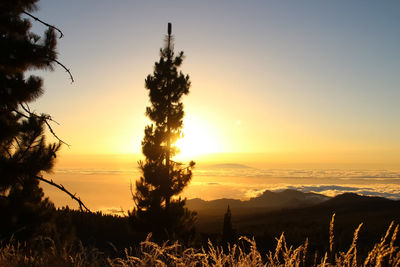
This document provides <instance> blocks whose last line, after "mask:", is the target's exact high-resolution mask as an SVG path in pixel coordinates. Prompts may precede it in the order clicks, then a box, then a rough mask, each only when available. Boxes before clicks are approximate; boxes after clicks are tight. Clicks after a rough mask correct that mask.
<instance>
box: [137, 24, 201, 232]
mask: <svg viewBox="0 0 400 267" xmlns="http://www.w3.org/2000/svg"><path fill="white" fill-rule="evenodd" d="M183 57H184V56H183V52H180V53H179V54H178V55H177V56H175V55H174V51H173V37H172V35H171V24H170V23H168V35H167V36H166V40H165V46H164V48H162V49H160V60H159V61H158V62H156V63H155V66H154V72H153V74H152V75H148V76H147V78H146V80H145V87H146V89H148V90H149V97H150V103H151V105H150V106H149V107H147V109H146V115H147V116H148V117H149V118H150V120H151V121H152V123H151V124H150V125H148V126H146V127H145V131H144V132H145V136H144V139H143V141H142V152H143V154H144V156H145V157H146V159H145V161H140V162H139V167H140V169H141V171H142V176H141V177H140V179H139V180H138V181H137V182H136V192H135V193H134V194H133V200H134V202H135V204H136V208H134V210H133V212H132V214H131V218H132V221H133V224H134V227H135V228H136V230H140V231H142V232H153V236H154V237H156V238H160V239H163V238H178V237H181V236H182V235H183V234H184V233H188V232H190V231H191V230H192V227H193V220H194V213H192V212H190V211H188V210H187V209H185V208H184V205H185V200H183V199H181V198H180V197H179V198H174V196H177V195H178V194H179V193H181V192H182V190H183V189H184V188H185V187H186V186H187V185H188V183H189V182H190V180H191V178H192V169H193V167H194V165H195V163H194V162H193V161H191V162H190V163H189V165H188V166H184V165H183V164H182V163H180V162H176V161H173V160H172V158H173V157H174V155H175V154H176V153H177V152H178V150H177V148H176V146H175V145H174V143H175V142H176V140H177V139H178V138H180V137H181V135H182V134H181V129H182V127H183V121H182V120H183V116H184V111H183V103H182V102H181V98H182V96H183V95H187V94H188V93H189V87H190V81H189V76H188V75H184V74H183V73H182V72H181V71H178V69H179V67H180V66H181V64H182V61H183Z"/></svg>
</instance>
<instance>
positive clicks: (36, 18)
mask: <svg viewBox="0 0 400 267" xmlns="http://www.w3.org/2000/svg"><path fill="white" fill-rule="evenodd" d="M22 13H24V14H25V15H27V16H29V17H31V18H33V19H34V20H36V21H39V22H40V23H42V24H43V25H46V26H47V27H49V28H52V29H54V30H56V31H58V32H59V33H60V39H61V38H62V37H63V36H64V34H63V33H62V31H61V30H60V29H59V28H57V27H56V26H53V25H50V24H48V23H46V22H44V21H43V20H41V19H39V18H38V17H35V16H34V15H32V14H30V13H28V12H26V11H22Z"/></svg>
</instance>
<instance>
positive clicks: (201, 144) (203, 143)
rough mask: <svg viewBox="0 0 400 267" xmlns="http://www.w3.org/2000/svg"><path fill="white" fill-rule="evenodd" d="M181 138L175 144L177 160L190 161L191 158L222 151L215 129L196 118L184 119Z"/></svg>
mask: <svg viewBox="0 0 400 267" xmlns="http://www.w3.org/2000/svg"><path fill="white" fill-rule="evenodd" d="M182 132H183V137H182V138H181V139H179V140H178V141H177V142H176V146H177V147H178V148H179V149H180V153H179V154H178V155H177V157H178V158H182V159H190V158H191V157H193V156H197V155H202V154H210V153H216V152H222V151H223V144H222V143H221V141H220V140H219V138H218V135H217V134H216V132H217V131H216V129H214V128H213V127H211V126H210V125H208V124H207V123H206V122H204V121H203V120H201V119H199V118H196V117H189V116H188V117H185V119H184V126H183V130H182Z"/></svg>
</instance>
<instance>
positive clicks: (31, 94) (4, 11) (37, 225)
mask: <svg viewBox="0 0 400 267" xmlns="http://www.w3.org/2000/svg"><path fill="white" fill-rule="evenodd" d="M36 2H37V0H19V1H1V2H0V47H1V49H0V214H1V218H2V219H1V221H0V237H1V238H6V237H9V236H10V235H14V237H18V236H19V237H21V238H27V237H29V236H30V235H32V234H33V233H35V232H38V231H43V230H44V229H43V228H46V227H47V226H46V224H45V223H46V222H48V221H49V219H50V218H51V216H52V211H53V210H54V206H53V204H52V203H51V202H50V201H49V200H48V199H47V198H44V194H43V191H42V189H41V187H40V186H39V180H38V179H37V177H39V176H41V175H42V173H43V172H48V171H50V170H51V169H52V167H53V164H54V158H55V157H56V153H57V151H58V150H59V148H60V143H51V144H48V143H47V142H46V139H45V134H44V131H45V128H46V125H47V124H48V121H49V120H51V118H50V116H49V115H46V114H36V113H34V112H31V111H30V109H29V106H28V103H30V102H32V101H34V100H36V99H37V98H38V97H40V96H41V95H42V94H43V86H42V84H43V82H42V79H41V78H40V77H38V76H34V75H29V76H28V77H26V76H25V73H26V72H27V71H29V70H52V69H53V67H54V64H60V63H57V62H58V61H57V52H56V44H57V40H56V38H57V37H56V34H55V29H56V28H55V27H53V26H51V25H48V24H46V23H44V22H42V21H41V22H42V23H43V24H45V25H47V26H48V29H47V30H46V31H45V33H44V36H43V37H41V36H39V35H36V34H34V33H32V32H31V31H30V28H31V23H30V20H29V19H28V18H27V17H29V16H32V15H30V13H29V12H31V11H35V10H36ZM23 16H25V18H24V17H23ZM32 17H33V16H32ZM47 230H48V229H47Z"/></svg>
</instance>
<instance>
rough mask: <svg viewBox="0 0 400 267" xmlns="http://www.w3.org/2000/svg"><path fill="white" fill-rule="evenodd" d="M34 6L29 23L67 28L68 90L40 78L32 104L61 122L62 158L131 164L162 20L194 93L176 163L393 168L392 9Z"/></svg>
mask: <svg viewBox="0 0 400 267" xmlns="http://www.w3.org/2000/svg"><path fill="white" fill-rule="evenodd" d="M38 6H39V10H38V11H37V12H35V13H34V15H36V16H38V17H39V18H40V19H42V20H44V21H46V22H47V23H49V24H53V25H56V26H57V27H58V28H60V29H61V30H62V31H63V33H64V35H65V36H64V37H63V38H62V39H60V40H59V42H58V52H59V60H60V61H61V62H62V63H63V64H65V65H66V66H68V68H70V69H71V72H72V74H73V76H74V79H75V82H74V83H73V84H71V83H70V80H69V77H68V74H67V73H65V72H64V70H63V69H62V68H60V67H58V68H56V70H55V71H54V72H40V73H39V74H40V75H41V76H43V77H44V86H45V94H44V95H43V96H42V97H41V98H39V99H38V101H36V102H35V103H34V104H33V105H32V106H33V107H34V109H35V110H36V111H38V112H45V113H49V114H51V115H52V117H53V118H54V119H55V120H56V121H58V122H59V123H60V125H54V129H55V131H56V132H57V135H58V136H60V137H61V138H62V139H63V140H65V141H66V142H67V143H69V144H70V145H71V147H70V148H68V147H66V146H64V147H63V149H62V151H61V156H62V157H64V158H65V159H67V158H69V159H70V160H71V159H74V158H76V157H77V155H103V154H140V152H141V140H142V138H143V131H144V127H145V125H146V124H148V123H149V121H148V120H147V119H146V117H145V114H144V113H145V109H146V106H147V105H148V104H149V103H148V95H147V91H146V89H145V88H144V79H145V78H146V76H147V75H148V74H150V73H152V70H153V66H154V62H155V61H157V60H158V58H159V54H158V52H159V49H160V47H162V45H163V39H164V37H165V34H166V31H167V23H168V22H171V23H172V32H173V35H174V36H175V51H181V50H183V51H184V52H185V55H186V58H185V60H184V62H183V65H182V69H181V70H182V71H183V72H184V73H185V74H189V76H190V79H191V82H192V87H191V89H190V94H189V95H188V96H185V97H184V98H183V103H184V105H185V113H186V116H185V119H184V124H185V128H184V130H183V131H184V133H185V137H184V139H182V140H181V141H179V142H180V144H179V145H180V146H181V149H182V154H183V155H182V158H183V159H186V158H188V159H189V158H190V159H194V160H196V159H198V158H202V157H203V158H204V157H206V156H205V155H206V154H209V153H213V154H214V155H213V156H209V157H208V159H210V160H215V161H218V160H219V161H225V160H226V161H228V160H229V161H243V159H244V158H246V159H247V161H253V162H264V163H266V164H267V163H274V164H280V163H282V164H283V163H285V164H286V163H287V164H309V165H310V164H311V165H312V164H330V166H338V167H339V166H350V167H351V166H361V165H362V166H374V167H385V168H386V167H388V168H399V167H400V124H399V116H400V106H399V104H398V101H399V99H400V90H399V89H400V75H399V74H400V53H399V47H400V31H399V29H400V16H399V14H400V2H399V1H395V0H393V1H390V0H389V1H384V2H381V1H368V0H367V1H361V0H360V1H329V2H328V1H237V0H229V1H228V0H221V1H211V0H210V1H207V0H205V1H183V0H180V1H178V0H176V1H175V0H174V1H152V0H150V1H126V0H121V1H109V0H96V1H94V0H91V1H89V0H87V1H61V0H42V1H40V2H39V5H38ZM33 30H34V31H35V32H37V33H40V32H43V30H44V27H43V26H42V25H40V24H38V23H34V27H33ZM243 155H246V156H243ZM62 157H61V161H62V160H63V158H62ZM61 164H62V162H61Z"/></svg>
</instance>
